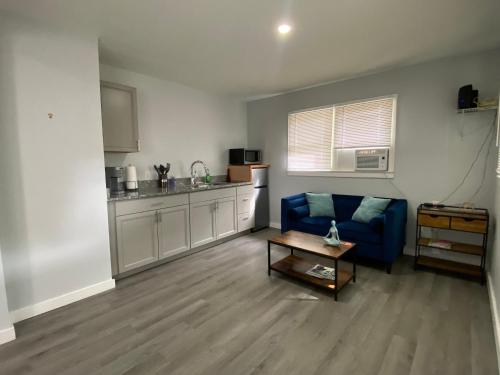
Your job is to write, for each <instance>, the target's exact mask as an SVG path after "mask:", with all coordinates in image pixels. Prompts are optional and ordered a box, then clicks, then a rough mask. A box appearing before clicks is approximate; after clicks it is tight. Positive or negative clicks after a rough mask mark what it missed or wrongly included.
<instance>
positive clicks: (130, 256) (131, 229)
mask: <svg viewBox="0 0 500 375" xmlns="http://www.w3.org/2000/svg"><path fill="white" fill-rule="evenodd" d="M116 240H117V245H118V246H117V247H118V268H119V271H120V272H126V271H130V270H132V269H134V268H137V267H141V266H144V265H146V264H149V263H152V262H154V261H156V260H158V223H157V215H156V211H148V212H141V213H138V214H131V215H124V216H118V217H117V218H116Z"/></svg>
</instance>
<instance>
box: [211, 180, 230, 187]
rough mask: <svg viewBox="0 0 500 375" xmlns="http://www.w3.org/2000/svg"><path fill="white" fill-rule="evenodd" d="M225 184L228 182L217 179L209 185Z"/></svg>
mask: <svg viewBox="0 0 500 375" xmlns="http://www.w3.org/2000/svg"><path fill="white" fill-rule="evenodd" d="M227 184H229V182H226V181H217V182H212V183H211V184H210V185H214V186H222V185H227Z"/></svg>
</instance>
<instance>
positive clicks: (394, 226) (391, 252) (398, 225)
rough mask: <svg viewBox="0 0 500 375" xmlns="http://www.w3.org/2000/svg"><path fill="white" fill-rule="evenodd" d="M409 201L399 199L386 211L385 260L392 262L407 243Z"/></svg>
mask: <svg viewBox="0 0 500 375" xmlns="http://www.w3.org/2000/svg"><path fill="white" fill-rule="evenodd" d="M407 210H408V203H407V201H406V200H404V199H398V200H397V201H396V202H395V203H393V204H391V205H390V206H389V207H388V208H387V209H386V210H385V212H384V216H385V217H384V261H385V262H386V263H392V262H394V260H395V259H396V257H397V256H398V255H399V254H401V252H402V251H403V248H404V246H405V243H406V221H407Z"/></svg>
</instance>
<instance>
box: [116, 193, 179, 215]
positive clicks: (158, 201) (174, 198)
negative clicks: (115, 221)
mask: <svg viewBox="0 0 500 375" xmlns="http://www.w3.org/2000/svg"><path fill="white" fill-rule="evenodd" d="M188 203H189V197H188V195H187V194H178V195H171V196H167V197H155V198H145V199H134V200H130V201H121V202H116V216H121V215H127V214H133V213H136V212H144V211H151V210H158V209H160V208H167V207H175V206H181V205H183V204H188Z"/></svg>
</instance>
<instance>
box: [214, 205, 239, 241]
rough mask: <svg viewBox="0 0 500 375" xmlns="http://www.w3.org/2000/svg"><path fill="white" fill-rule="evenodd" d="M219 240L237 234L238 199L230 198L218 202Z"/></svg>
mask: <svg viewBox="0 0 500 375" xmlns="http://www.w3.org/2000/svg"><path fill="white" fill-rule="evenodd" d="M216 222H217V239H219V238H224V237H227V236H230V235H232V234H235V233H236V232H237V224H236V198H235V197H229V198H223V199H218V200H217V220H216Z"/></svg>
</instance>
